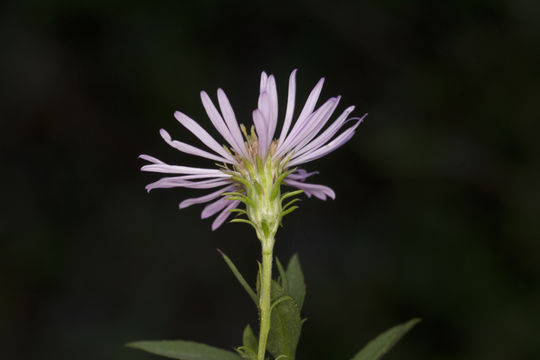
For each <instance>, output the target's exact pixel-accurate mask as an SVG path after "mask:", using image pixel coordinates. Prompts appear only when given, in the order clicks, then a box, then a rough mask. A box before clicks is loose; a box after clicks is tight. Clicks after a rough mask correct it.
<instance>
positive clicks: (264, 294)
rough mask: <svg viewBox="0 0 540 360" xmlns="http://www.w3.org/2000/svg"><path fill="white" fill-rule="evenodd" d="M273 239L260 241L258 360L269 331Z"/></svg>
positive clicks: (263, 351)
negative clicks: (260, 272)
mask: <svg viewBox="0 0 540 360" xmlns="http://www.w3.org/2000/svg"><path fill="white" fill-rule="evenodd" d="M273 248H274V239H273V238H270V239H265V240H264V241H262V274H261V297H260V298H259V309H260V322H261V327H260V330H259V351H258V352H257V354H258V360H264V356H265V354H266V341H267V340H268V332H269V331H270V299H271V290H272V257H273V255H272V251H273Z"/></svg>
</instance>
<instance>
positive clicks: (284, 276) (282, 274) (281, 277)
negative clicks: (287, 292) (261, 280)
mask: <svg viewBox="0 0 540 360" xmlns="http://www.w3.org/2000/svg"><path fill="white" fill-rule="evenodd" d="M276 265H277V268H278V271H279V280H280V281H279V284H280V285H281V287H282V288H284V289H288V288H289V287H288V285H287V274H286V273H285V269H284V268H283V265H281V261H279V259H278V258H277V257H276Z"/></svg>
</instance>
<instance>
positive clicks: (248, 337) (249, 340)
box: [243, 324, 259, 354]
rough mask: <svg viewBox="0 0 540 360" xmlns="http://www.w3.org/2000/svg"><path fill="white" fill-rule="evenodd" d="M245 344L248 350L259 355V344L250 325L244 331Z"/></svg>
mask: <svg viewBox="0 0 540 360" xmlns="http://www.w3.org/2000/svg"><path fill="white" fill-rule="evenodd" d="M243 343H244V346H245V347H246V348H248V349H250V350H252V351H253V352H254V353H255V354H257V350H258V349H257V348H258V347H259V342H258V341H257V338H256V337H255V334H254V333H253V330H251V326H249V324H248V325H247V326H246V328H245V329H244V335H243Z"/></svg>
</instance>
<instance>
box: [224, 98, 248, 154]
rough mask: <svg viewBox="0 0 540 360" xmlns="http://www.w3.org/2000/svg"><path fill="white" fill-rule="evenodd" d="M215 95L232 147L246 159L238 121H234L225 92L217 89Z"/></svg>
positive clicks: (234, 117)
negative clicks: (229, 134)
mask: <svg viewBox="0 0 540 360" xmlns="http://www.w3.org/2000/svg"><path fill="white" fill-rule="evenodd" d="M217 95H218V102H219V107H220V108H221V112H222V113H223V117H224V118H225V123H226V124H227V127H228V128H229V131H230V133H231V136H232V139H233V141H234V145H235V146H233V147H234V149H235V150H236V151H237V152H238V153H240V155H242V156H243V157H245V158H247V157H248V152H247V149H246V143H245V142H244V138H243V137H242V132H241V131H240V126H238V121H236V116H235V115H234V111H233V108H232V106H231V103H230V102H229V99H228V98H227V95H225V92H224V91H223V90H221V89H218V91H217Z"/></svg>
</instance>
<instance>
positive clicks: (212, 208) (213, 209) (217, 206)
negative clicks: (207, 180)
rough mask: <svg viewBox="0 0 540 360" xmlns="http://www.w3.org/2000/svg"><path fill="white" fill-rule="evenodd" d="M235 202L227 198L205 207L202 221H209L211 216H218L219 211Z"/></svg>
mask: <svg viewBox="0 0 540 360" xmlns="http://www.w3.org/2000/svg"><path fill="white" fill-rule="evenodd" d="M232 201H233V200H228V199H227V197H222V198H220V199H219V200H216V201H214V202H213V203H211V204H208V205H206V206H205V207H204V209H203V211H202V213H201V219H207V218H209V217H210V216H212V215H214V214H217V212H218V211H220V210H221V209H223V208H224V207H225V206H227V205H229V204H230V203H231V202H232Z"/></svg>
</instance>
